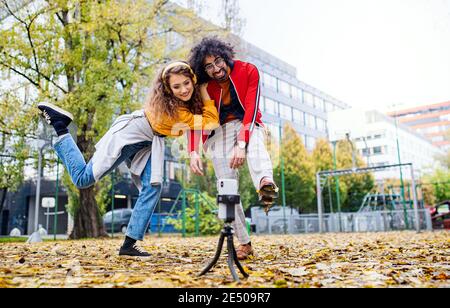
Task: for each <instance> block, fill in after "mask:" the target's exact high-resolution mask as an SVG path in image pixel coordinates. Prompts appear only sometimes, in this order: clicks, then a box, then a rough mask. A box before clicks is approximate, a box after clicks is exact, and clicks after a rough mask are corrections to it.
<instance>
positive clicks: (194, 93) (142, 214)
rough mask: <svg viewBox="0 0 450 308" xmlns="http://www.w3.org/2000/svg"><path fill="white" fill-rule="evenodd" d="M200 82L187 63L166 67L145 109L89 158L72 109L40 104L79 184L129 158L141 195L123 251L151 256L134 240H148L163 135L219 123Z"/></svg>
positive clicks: (119, 124) (121, 121)
mask: <svg viewBox="0 0 450 308" xmlns="http://www.w3.org/2000/svg"><path fill="white" fill-rule="evenodd" d="M196 83H197V77H196V76H195V74H194V72H193V70H192V69H191V67H190V66H189V65H188V64H187V63H185V62H174V63H171V64H169V65H168V66H166V67H165V68H164V69H163V70H162V71H161V72H160V73H159V74H158V76H157V78H156V79H155V82H154V85H153V89H152V90H151V92H150V95H149V98H148V100H147V102H146V103H145V107H144V109H143V110H138V111H136V112H134V113H133V114H131V115H123V116H120V117H119V118H118V119H117V120H116V121H115V122H114V124H113V125H112V127H111V128H110V129H109V131H108V132H107V133H106V134H105V136H103V137H102V139H101V140H100V141H99V143H97V145H96V152H95V153H94V155H93V157H92V159H91V160H90V161H89V162H88V163H86V162H85V160H84V158H83V155H82V154H81V152H80V150H79V149H78V147H77V145H76V143H75V141H74V140H73V138H72V136H71V135H70V134H69V131H68V128H67V127H68V125H69V124H70V122H72V120H73V116H72V114H70V113H69V112H67V111H65V110H63V109H61V108H59V107H57V106H55V105H52V104H49V103H41V104H39V105H38V108H39V110H40V112H41V115H42V116H43V117H44V118H45V120H46V121H47V123H48V124H50V125H52V126H53V127H54V129H55V131H56V133H57V135H58V139H57V141H56V143H55V144H54V149H55V151H56V153H57V154H58V157H59V158H60V159H61V161H62V162H63V164H64V165H65V167H66V169H67V171H68V172H69V174H70V176H71V178H72V181H73V183H74V184H75V185H76V186H77V187H78V188H79V189H83V188H88V187H90V186H92V185H94V184H95V183H96V182H97V181H99V180H100V179H102V178H103V177H105V176H106V175H108V174H109V173H110V172H112V171H113V170H114V169H116V168H117V167H118V166H119V165H120V164H121V163H123V162H126V163H127V165H128V167H129V169H130V172H131V174H132V179H133V182H134V183H135V184H136V186H137V187H138V189H139V197H138V199H137V201H136V205H135V207H134V209H133V214H132V217H131V220H130V222H129V225H128V229H127V234H126V238H125V241H124V243H123V245H122V247H121V248H120V252H119V255H121V256H137V257H148V256H150V255H149V254H148V253H147V252H145V251H144V250H142V249H141V248H140V247H138V246H137V245H136V241H142V240H143V239H144V234H145V232H146V230H148V227H149V223H150V220H151V216H152V214H153V211H154V209H155V206H156V204H157V202H158V200H159V197H160V191H161V185H159V184H160V183H161V179H160V174H161V173H162V171H161V170H162V166H163V162H164V146H163V145H164V142H163V139H162V138H164V137H179V136H181V135H182V134H183V133H184V132H185V131H187V130H189V129H194V130H202V129H204V130H212V129H215V128H217V127H218V126H219V116H218V112H217V108H216V107H215V104H214V101H211V99H210V97H209V95H208V92H207V91H206V87H205V86H197V85H196ZM155 183H157V184H158V185H155Z"/></svg>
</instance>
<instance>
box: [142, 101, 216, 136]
mask: <svg viewBox="0 0 450 308" xmlns="http://www.w3.org/2000/svg"><path fill="white" fill-rule="evenodd" d="M145 115H146V117H147V120H148V121H149V122H150V125H151V126H152V128H153V130H154V131H155V132H157V133H158V134H160V135H163V136H167V137H180V136H182V135H183V133H184V132H185V131H188V130H213V129H216V128H217V127H219V126H220V125H219V113H218V112H217V108H216V105H215V103H214V101H213V100H209V101H206V102H204V105H203V114H201V115H200V114H199V115H194V114H192V112H191V111H190V110H189V109H188V108H186V107H180V108H179V109H178V118H177V119H174V118H170V117H168V116H166V115H164V116H162V117H159V118H158V117H156V115H155V114H153V113H152V112H150V111H149V110H148V109H146V110H145Z"/></svg>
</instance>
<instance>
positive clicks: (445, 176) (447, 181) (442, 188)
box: [424, 169, 450, 205]
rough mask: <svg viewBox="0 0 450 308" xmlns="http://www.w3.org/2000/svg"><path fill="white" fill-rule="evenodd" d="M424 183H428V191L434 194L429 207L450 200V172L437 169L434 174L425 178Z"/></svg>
mask: <svg viewBox="0 0 450 308" xmlns="http://www.w3.org/2000/svg"><path fill="white" fill-rule="evenodd" d="M424 182H426V183H428V184H427V185H424V187H425V186H426V189H428V190H429V191H430V192H432V195H433V197H434V198H433V199H431V200H428V201H429V203H428V204H429V205H434V204H436V203H440V202H443V201H446V200H450V172H448V171H446V170H442V169H436V170H435V171H434V173H432V174H430V175H427V176H425V177H424Z"/></svg>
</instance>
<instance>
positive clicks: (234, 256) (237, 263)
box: [233, 245, 250, 278]
mask: <svg viewBox="0 0 450 308" xmlns="http://www.w3.org/2000/svg"><path fill="white" fill-rule="evenodd" d="M233 259H234V263H236V266H237V268H238V269H239V271H241V273H242V275H244V277H245V278H248V277H250V275H249V274H247V273H246V272H245V270H244V268H243V267H242V265H241V263H240V262H239V259H238V257H237V253H236V249H235V248H234V245H233Z"/></svg>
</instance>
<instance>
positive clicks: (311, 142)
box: [305, 136, 316, 150]
mask: <svg viewBox="0 0 450 308" xmlns="http://www.w3.org/2000/svg"><path fill="white" fill-rule="evenodd" d="M315 146H316V139H315V138H314V137H311V136H306V142H305V147H306V148H307V149H308V150H313V149H314V147H315Z"/></svg>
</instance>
